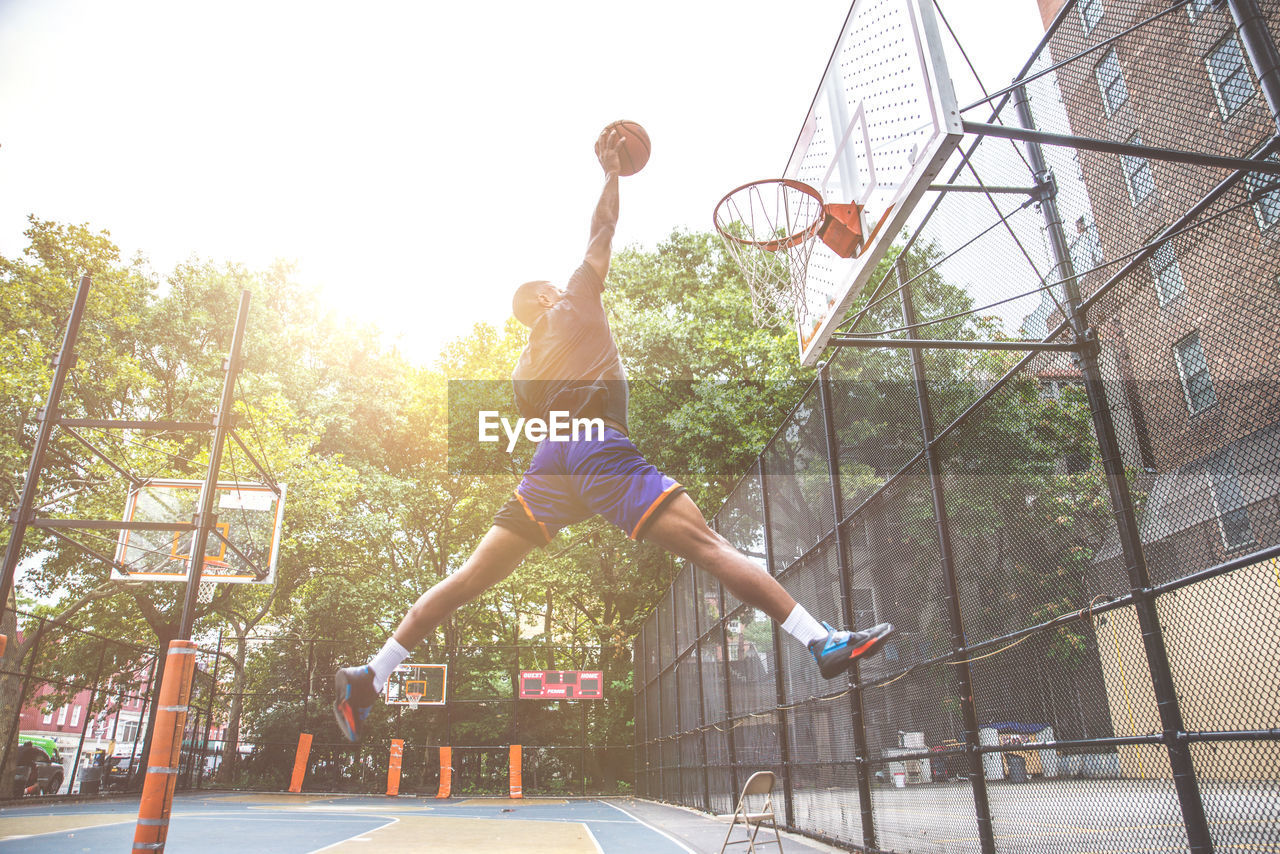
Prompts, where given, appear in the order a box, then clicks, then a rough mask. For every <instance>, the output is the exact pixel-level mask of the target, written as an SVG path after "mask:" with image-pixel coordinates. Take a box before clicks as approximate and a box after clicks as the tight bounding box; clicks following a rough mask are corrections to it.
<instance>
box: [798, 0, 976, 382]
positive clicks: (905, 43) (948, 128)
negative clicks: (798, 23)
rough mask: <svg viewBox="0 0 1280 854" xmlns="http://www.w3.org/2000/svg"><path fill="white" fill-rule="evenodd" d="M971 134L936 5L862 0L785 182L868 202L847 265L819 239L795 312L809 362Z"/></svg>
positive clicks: (828, 196) (827, 198) (834, 200)
mask: <svg viewBox="0 0 1280 854" xmlns="http://www.w3.org/2000/svg"><path fill="white" fill-rule="evenodd" d="M976 8H978V7H975V9H976ZM962 135H963V133H962V131H961V126H960V114H959V110H958V108H957V106H956V98H955V92H954V90H953V88H952V85H951V77H950V75H949V74H948V72H947V65H946V60H945V59H944V57H943V53H942V41H941V39H940V37H939V35H938V28H937V22H936V21H935V19H934V15H933V5H932V0H855V2H854V4H853V7H852V8H851V9H850V10H849V15H848V17H847V18H846V19H845V22H844V27H843V28H842V29H841V31H840V37H839V40H838V41H837V42H836V46H835V50H834V52H833V53H832V55H831V59H830V61H829V62H828V64H827V69H826V72H825V73H824V74H823V77H822V85H821V86H819V87H818V93H817V95H816V96H815V97H814V99H813V103H812V104H811V105H810V107H809V113H808V115H807V116H805V120H804V125H803V127H802V129H801V131H800V137H799V139H798V140H797V141H796V145H795V148H794V149H793V150H792V152H791V158H790V160H788V161H787V169H786V174H785V177H787V178H792V179H796V180H799V181H803V182H804V183H806V184H809V185H810V186H812V187H814V188H816V189H817V190H818V192H819V193H821V194H822V198H823V201H824V202H825V203H826V204H828V205H832V204H849V203H855V202H856V203H857V204H860V205H863V206H864V211H863V222H864V226H863V228H864V233H865V234H867V235H869V236H868V238H867V241H866V243H865V244H864V245H863V247H862V249H861V251H860V252H859V254H858V255H857V256H856V257H853V258H847V259H846V258H842V257H840V256H839V255H837V254H835V253H834V252H833V251H832V250H831V249H830V248H829V247H827V246H826V245H825V244H824V243H823V242H822V241H821V240H817V241H815V244H816V245H815V248H814V250H813V254H812V256H811V257H810V259H809V264H808V271H807V275H806V280H805V284H804V288H803V294H802V296H801V298H800V299H799V300H797V302H798V304H797V306H796V329H797V332H798V333H799V337H800V358H801V361H803V362H804V364H806V365H813V364H815V363H816V362H817V361H818V357H819V355H820V354H821V352H822V349H823V347H825V346H826V343H827V340H828V339H829V338H830V337H831V334H832V332H833V331H834V327H835V326H836V325H837V324H838V323H839V322H840V319H841V318H842V317H843V316H844V313H845V311H846V310H847V309H848V307H849V304H850V303H851V302H852V301H853V299H854V297H855V296H857V294H858V293H859V291H861V289H862V287H863V286H864V285H865V284H866V282H867V280H868V279H870V277H871V275H872V273H873V272H874V271H875V268H876V264H877V263H879V261H880V259H882V258H883V257H884V255H885V253H886V252H887V251H888V249H889V247H890V245H891V244H892V242H893V240H894V238H895V237H896V236H897V235H898V233H899V232H900V231H901V230H902V228H903V226H904V225H905V224H906V220H907V217H908V216H909V215H910V214H911V211H912V208H913V207H914V206H915V204H916V203H917V202H918V201H919V199H920V197H921V196H922V195H923V194H924V192H925V190H926V188H927V187H928V186H929V184H930V183H931V182H932V181H933V179H934V178H935V177H936V176H937V174H938V172H939V171H940V170H941V169H942V166H943V164H944V163H945V162H946V160H947V158H948V157H949V156H950V155H951V153H952V151H954V150H955V148H956V146H957V145H958V144H959V142H960V139H961V137H962Z"/></svg>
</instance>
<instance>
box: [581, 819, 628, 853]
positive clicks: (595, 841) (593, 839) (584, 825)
mask: <svg viewBox="0 0 1280 854" xmlns="http://www.w3.org/2000/svg"><path fill="white" fill-rule="evenodd" d="M618 823H619V824H621V823H622V822H618ZM582 829H583V830H585V831H586V832H587V836H588V838H590V839H591V844H592V845H594V846H595V847H596V854H604V849H603V848H601V847H600V840H598V839H596V835H595V834H594V833H592V832H591V826H590V825H588V824H587V823H586V822H585V821H584V822H583V823H582Z"/></svg>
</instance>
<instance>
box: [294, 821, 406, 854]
mask: <svg viewBox="0 0 1280 854" xmlns="http://www.w3.org/2000/svg"><path fill="white" fill-rule="evenodd" d="M360 818H368V816H367V815H362V816H360ZM399 823H400V819H398V818H395V817H392V819H391V821H389V822H387V823H386V824H384V825H380V826H379V827H375V828H373V829H371V830H362V831H360V832H359V833H355V834H352V835H351V836H348V837H347V838H346V839H339V840H338V841H337V842H330V843H329V844H328V845H326V846H324V847H323V848H317V849H315V850H314V851H310V852H308V854H320V852H321V851H328V850H329V849H330V848H333V847H334V846H335V845H342V844H344V843H347V842H355V841H356V840H357V838H358V837H361V836H365V835H366V834H372V833H377V832H378V831H379V830H384V829H386V828H388V827H390V826H391V825H393V824H399ZM362 841H363V840H362Z"/></svg>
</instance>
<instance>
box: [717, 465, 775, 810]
mask: <svg viewBox="0 0 1280 854" xmlns="http://www.w3.org/2000/svg"><path fill="white" fill-rule="evenodd" d="M757 465H759V463H758V462H757ZM760 471H761V473H762V475H763V471H764V470H763V469H760ZM760 491H761V493H763V492H764V477H763V476H762V477H761V478H760ZM711 528H712V530H715V531H716V532H717V533H718V532H719V528H720V523H719V522H718V521H717V520H716V519H715V518H713V519H712V520H711ZM768 541H769V529H768V528H767V527H766V528H765V542H768ZM717 586H718V587H719V588H720V664H721V665H722V666H721V668H720V673H721V674H722V675H723V676H724V717H725V721H731V720H733V679H732V678H731V677H730V675H729V635H728V634H727V633H726V632H725V630H724V629H725V623H727V622H728V620H729V613H728V611H726V610H725V601H724V584H723V583H718V584H717ZM724 735H725V749H726V750H727V751H728V753H729V785H730V787H731V788H730V792H729V797H730V799H736V798H737V797H738V792H740V791H741V790H742V786H741V781H739V779H738V748H737V747H736V746H735V745H734V743H733V727H732V726H731V727H729V730H728V731H727V732H726V733H725V734H724Z"/></svg>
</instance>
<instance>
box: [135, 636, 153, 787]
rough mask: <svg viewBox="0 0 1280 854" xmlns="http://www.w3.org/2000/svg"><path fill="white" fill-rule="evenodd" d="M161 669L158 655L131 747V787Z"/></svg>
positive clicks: (139, 713)
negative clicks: (139, 747)
mask: <svg viewBox="0 0 1280 854" xmlns="http://www.w3.org/2000/svg"><path fill="white" fill-rule="evenodd" d="M159 669H160V656H159V655H156V657H155V658H153V659H152V660H151V673H150V674H149V675H148V676H147V693H146V695H145V696H144V697H143V698H142V708H141V709H140V710H139V712H138V731H137V732H135V733H134V736H133V747H132V748H130V750H129V787H130V788H132V787H133V773H134V767H133V763H134V762H135V761H136V760H137V758H138V742H139V741H140V740H141V741H145V740H146V735H145V733H146V732H147V730H148V729H150V726H149V725H148V718H147V716H148V715H149V714H150V713H151V708H150V707H151V692H152V689H154V688H155V684H156V673H157V672H158V671H159ZM138 770H140V771H142V773H143V776H145V775H146V769H143V768H139V769H138Z"/></svg>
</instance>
